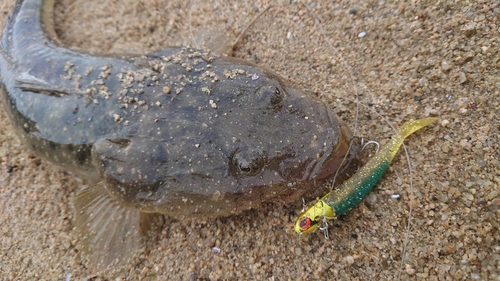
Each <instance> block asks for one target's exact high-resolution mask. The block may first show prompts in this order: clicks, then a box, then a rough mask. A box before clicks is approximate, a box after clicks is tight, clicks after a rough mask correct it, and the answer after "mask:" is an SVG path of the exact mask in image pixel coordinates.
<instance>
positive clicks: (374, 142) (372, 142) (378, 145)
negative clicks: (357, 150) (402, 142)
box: [361, 139, 380, 154]
mask: <svg viewBox="0 0 500 281" xmlns="http://www.w3.org/2000/svg"><path fill="white" fill-rule="evenodd" d="M361 143H363V139H361ZM370 144H374V145H376V146H377V151H375V154H377V153H378V151H379V150H380V143H378V142H376V141H369V142H367V143H365V145H363V147H362V148H361V151H363V150H364V149H365V148H366V147H367V146H369V145H370Z"/></svg>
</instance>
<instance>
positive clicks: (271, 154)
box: [93, 58, 350, 216]
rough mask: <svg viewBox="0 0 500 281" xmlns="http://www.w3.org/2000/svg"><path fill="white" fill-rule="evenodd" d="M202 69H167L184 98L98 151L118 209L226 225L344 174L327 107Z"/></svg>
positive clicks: (260, 82)
mask: <svg viewBox="0 0 500 281" xmlns="http://www.w3.org/2000/svg"><path fill="white" fill-rule="evenodd" d="M203 66H205V67H207V66H206V65H203V64H201V66H200V67H203ZM208 69H209V71H207V72H203V71H201V72H200V73H199V74H196V73H192V72H193V71H192V70H191V71H186V70H185V67H182V66H180V65H179V64H173V65H167V66H166V67H164V71H165V72H166V73H176V74H177V76H176V77H181V76H182V81H185V82H186V83H184V84H183V86H182V92H180V93H179V94H176V95H173V93H172V94H170V95H171V96H170V97H169V98H170V100H162V102H161V107H150V108H149V110H148V111H147V113H143V115H142V116H141V117H137V118H140V120H141V122H130V125H128V126H127V127H124V129H123V130H122V131H121V132H120V133H119V134H117V135H114V136H109V137H107V138H103V139H100V140H98V141H96V142H95V144H94V149H93V155H94V160H95V161H96V166H97V167H99V173H100V175H101V178H102V180H103V181H104V182H105V184H106V187H107V189H108V190H109V192H110V194H112V195H113V196H114V197H116V198H117V199H118V200H120V201H122V202H123V203H124V204H126V205H128V206H131V207H133V208H137V209H139V210H142V211H145V212H158V213H164V214H167V215H194V214H202V215H208V216H219V215H229V214H233V213H238V212H241V211H242V210H244V209H250V208H254V207H258V206H259V205H260V204H261V203H263V202H281V203H286V202H291V201H294V200H297V199H299V198H300V197H302V196H304V194H308V193H311V192H314V191H315V190H316V189H317V185H316V183H317V182H319V181H323V180H325V179H328V178H330V177H331V176H333V175H334V174H335V172H336V171H337V170H338V169H339V168H340V167H341V166H342V165H343V160H344V158H345V157H346V155H347V154H348V147H349V138H350V135H349V133H348V130H347V129H346V128H345V127H344V126H343V124H342V123H341V122H340V121H339V120H338V118H337V117H336V116H335V114H334V113H333V112H332V109H331V108H330V107H329V106H327V105H326V104H325V103H324V102H322V101H320V100H319V99H317V98H315V97H313V96H311V95H310V94H306V93H304V92H302V91H299V90H296V89H295V88H294V87H291V86H289V85H288V84H287V83H285V82H283V80H282V79H281V78H279V76H278V75H276V74H274V73H272V72H270V71H268V70H265V69H263V68H262V67H258V66H255V65H253V64H251V63H247V62H244V61H239V60H234V59H229V58H220V59H216V60H213V61H211V63H210V67H209V68H208ZM179 73H180V74H179ZM170 76H171V77H173V76H172V75H170ZM174 82H175V81H174ZM174 82H171V83H170V84H168V85H175V83H174ZM162 87H163V85H159V86H158V89H157V90H158V91H157V92H161V88H162ZM149 90H153V89H149ZM173 90H174V87H172V91H173ZM143 95H144V94H143ZM163 95H164V96H165V94H163ZM159 98H161V97H160V96H159V97H158V99H159ZM145 114H147V115H148V116H151V117H146V115H145Z"/></svg>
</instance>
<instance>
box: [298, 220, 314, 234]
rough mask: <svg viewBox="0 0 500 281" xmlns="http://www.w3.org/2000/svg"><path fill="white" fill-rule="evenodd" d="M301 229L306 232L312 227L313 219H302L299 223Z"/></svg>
mask: <svg viewBox="0 0 500 281" xmlns="http://www.w3.org/2000/svg"><path fill="white" fill-rule="evenodd" d="M299 227H300V229H301V230H302V231H306V230H308V229H309V228H310V227H311V219H310V218H308V217H304V218H301V219H300V221H299Z"/></svg>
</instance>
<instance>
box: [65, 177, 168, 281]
mask: <svg viewBox="0 0 500 281" xmlns="http://www.w3.org/2000/svg"><path fill="white" fill-rule="evenodd" d="M73 202H74V205H75V209H76V222H75V231H76V234H77V237H78V239H79V240H80V243H81V246H82V250H83V252H84V253H85V254H86V256H87V258H88V262H89V265H90V267H91V268H92V269H95V270H97V271H102V270H105V271H106V272H107V273H112V272H116V273H121V272H123V271H126V270H127V268H128V267H129V266H130V264H131V263H132V261H133V259H134V258H135V257H137V256H138V254H139V253H140V251H142V250H143V245H144V244H145V242H146V241H147V239H148V238H149V237H150V236H151V235H152V234H153V233H157V231H156V230H157V229H159V226H160V225H161V223H162V216H161V215H160V214H147V213H141V212H139V211H137V210H133V209H129V208H126V207H124V206H123V205H121V204H120V203H119V202H118V201H117V200H115V199H114V198H112V197H111V196H109V194H108V192H107V191H106V189H105V187H104V184H103V183H99V184H97V185H95V186H93V187H90V188H87V189H84V190H82V191H81V192H79V193H78V194H77V195H76V196H75V198H74V200H73Z"/></svg>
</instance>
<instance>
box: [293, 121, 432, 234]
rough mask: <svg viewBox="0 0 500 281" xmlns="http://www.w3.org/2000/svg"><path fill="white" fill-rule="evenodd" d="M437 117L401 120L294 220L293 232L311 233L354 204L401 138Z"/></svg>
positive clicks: (378, 174)
mask: <svg viewBox="0 0 500 281" xmlns="http://www.w3.org/2000/svg"><path fill="white" fill-rule="evenodd" d="M436 120H437V118H425V119H419V120H415V121H408V122H406V123H404V124H403V128H402V129H401V130H400V131H399V134H396V135H395V136H393V137H392V139H391V141H390V142H389V143H388V144H387V145H386V146H385V147H384V148H383V149H382V150H381V151H380V152H379V153H377V154H376V155H375V156H374V157H373V158H371V159H370V160H369V161H368V162H367V163H366V164H365V165H364V166H363V167H362V168H361V169H360V170H359V171H358V172H357V173H356V174H355V175H354V176H352V177H351V178H349V179H348V180H346V181H345V182H344V183H342V185H341V186H340V187H339V188H338V189H335V190H332V191H331V192H328V193H327V194H326V195H325V196H323V198H321V199H320V200H319V201H318V202H316V203H315V204H314V205H312V206H310V207H309V208H308V209H306V210H305V211H303V212H302V213H301V214H300V215H299V217H298V218H297V221H296V222H295V227H294V229H295V232H296V233H297V234H300V235H301V234H309V233H312V232H314V231H315V230H316V229H317V228H318V227H319V225H320V222H321V221H322V220H323V219H333V218H334V217H336V216H338V215H342V214H345V213H347V212H348V211H349V210H351V209H352V208H354V207H356V206H357V205H358V204H359V203H361V201H363V199H364V198H365V197H366V196H367V195H368V193H369V192H370V191H371V190H372V188H373V187H374V186H375V184H376V183H377V182H378V181H379V180H380V178H381V177H382V175H383V174H384V172H385V171H386V170H387V168H388V167H389V165H390V164H391V162H392V159H393V158H394V156H395V155H396V153H397V152H398V150H399V147H400V146H401V144H402V143H403V140H404V139H405V138H406V137H408V136H409V135H411V134H412V133H414V132H416V131H418V130H419V129H421V128H423V127H425V126H427V125H429V124H431V123H433V122H435V121H436Z"/></svg>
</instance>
